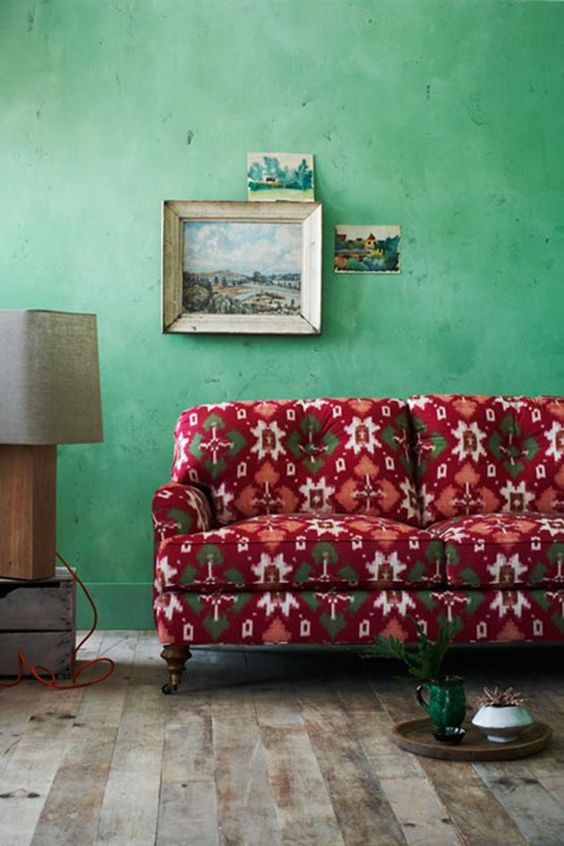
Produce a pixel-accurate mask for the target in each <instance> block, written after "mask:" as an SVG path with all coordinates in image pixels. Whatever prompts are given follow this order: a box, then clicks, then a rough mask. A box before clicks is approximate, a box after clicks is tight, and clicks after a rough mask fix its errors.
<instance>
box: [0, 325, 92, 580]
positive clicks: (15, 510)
mask: <svg viewBox="0 0 564 846" xmlns="http://www.w3.org/2000/svg"><path fill="white" fill-rule="evenodd" d="M102 439H103V435H102V411H101V403H100V377H99V372H98V342H97V334H96V316H95V315H94V314H71V313H67V312H60V311H35V310H29V311H1V310H0V576H1V577H5V578H13V579H46V578H50V577H52V576H54V574H55V529H56V467H57V444H71V443H86V442H92V441H101V440H102Z"/></svg>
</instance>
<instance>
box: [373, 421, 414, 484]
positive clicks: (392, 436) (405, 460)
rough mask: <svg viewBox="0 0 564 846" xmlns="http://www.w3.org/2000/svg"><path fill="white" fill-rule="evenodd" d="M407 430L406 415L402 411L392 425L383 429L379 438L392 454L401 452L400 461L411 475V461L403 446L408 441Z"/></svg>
mask: <svg viewBox="0 0 564 846" xmlns="http://www.w3.org/2000/svg"><path fill="white" fill-rule="evenodd" d="M408 428H409V422H408V419H407V414H406V413H405V412H404V411H402V412H401V414H398V416H397V417H396V419H395V420H394V423H393V424H390V425H389V426H386V427H385V429H383V430H382V432H381V438H382V440H383V441H384V443H385V444H387V446H389V447H390V449H391V450H392V452H398V451H399V450H401V455H400V461H401V463H402V464H403V466H404V467H405V469H406V470H407V471H408V472H409V473H411V472H412V471H413V461H412V460H411V453H410V451H409V450H408V449H405V444H406V442H407V440H408V435H407V432H408ZM400 435H402V437H399V436H400Z"/></svg>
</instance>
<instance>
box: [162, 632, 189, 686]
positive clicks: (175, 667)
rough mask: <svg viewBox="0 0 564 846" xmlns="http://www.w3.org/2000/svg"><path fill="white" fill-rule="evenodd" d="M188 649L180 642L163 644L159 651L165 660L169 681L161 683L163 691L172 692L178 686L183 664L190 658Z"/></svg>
mask: <svg viewBox="0 0 564 846" xmlns="http://www.w3.org/2000/svg"><path fill="white" fill-rule="evenodd" d="M191 657H192V655H191V652H190V649H189V648H188V647H187V646H185V645H184V644H182V643H173V644H171V645H170V646H165V647H164V648H163V651H162V652H161V658H164V660H165V661H166V668H167V670H168V677H169V681H168V682H167V683H166V684H163V686H162V688H161V690H162V692H163V693H167V694H168V693H174V692H175V691H176V690H178V688H179V687H180V681H181V679H182V672H183V670H184V664H185V663H186V661H187V660H188V659H189V658H191Z"/></svg>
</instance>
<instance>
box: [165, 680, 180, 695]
mask: <svg viewBox="0 0 564 846" xmlns="http://www.w3.org/2000/svg"><path fill="white" fill-rule="evenodd" d="M161 690H162V692H163V693H164V694H165V696H170V694H171V693H176V691H177V690H178V685H177V684H171V683H170V682H167V683H166V684H163V686H162V687H161Z"/></svg>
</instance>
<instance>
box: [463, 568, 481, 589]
mask: <svg viewBox="0 0 564 846" xmlns="http://www.w3.org/2000/svg"><path fill="white" fill-rule="evenodd" d="M460 575H461V577H462V581H463V582H464V584H465V585H470V587H479V586H480V577H479V575H478V574H477V573H476V571H475V570H473V569H472V567H465V568H464V570H461V571H460Z"/></svg>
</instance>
